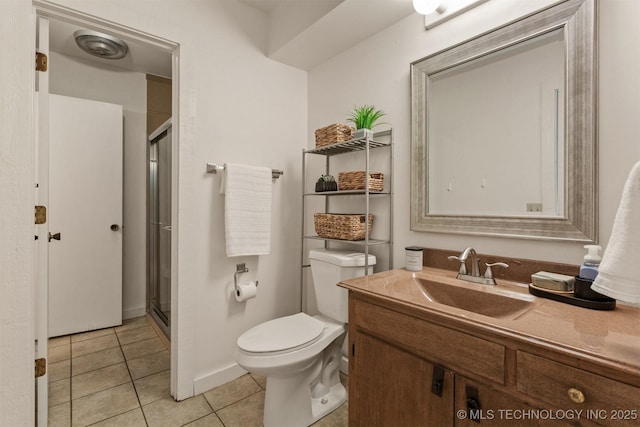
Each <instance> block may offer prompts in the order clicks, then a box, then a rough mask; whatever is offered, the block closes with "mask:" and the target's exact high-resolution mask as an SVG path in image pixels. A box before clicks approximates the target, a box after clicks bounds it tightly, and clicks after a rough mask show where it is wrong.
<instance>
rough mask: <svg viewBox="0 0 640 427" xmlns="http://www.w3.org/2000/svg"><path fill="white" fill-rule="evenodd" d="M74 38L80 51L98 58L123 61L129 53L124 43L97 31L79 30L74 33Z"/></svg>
mask: <svg viewBox="0 0 640 427" xmlns="http://www.w3.org/2000/svg"><path fill="white" fill-rule="evenodd" d="M73 37H74V38H75V39H76V43H77V44H78V46H79V47H80V49H82V50H84V51H85V52H87V53H88V54H90V55H93V56H97V57H98V58H105V59H121V58H124V57H125V56H127V52H128V51H129V47H128V46H127V44H126V43H125V42H124V41H122V40H120V39H119V38H117V37H113V36H110V35H108V34H103V33H99V32H97V31H91V30H78V31H76V32H75V33H73Z"/></svg>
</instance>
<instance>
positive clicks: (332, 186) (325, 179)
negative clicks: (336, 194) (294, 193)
mask: <svg viewBox="0 0 640 427" xmlns="http://www.w3.org/2000/svg"><path fill="white" fill-rule="evenodd" d="M337 190H338V183H337V182H336V180H335V178H334V177H333V176H332V175H321V176H320V178H318V181H317V182H316V193H320V192H322V191H337Z"/></svg>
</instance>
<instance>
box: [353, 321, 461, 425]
mask: <svg viewBox="0 0 640 427" xmlns="http://www.w3.org/2000/svg"><path fill="white" fill-rule="evenodd" d="M349 333H350V335H351V345H352V347H351V352H352V353H351V355H350V358H349V426H351V427H356V426H363V427H376V426H379V427H394V426H398V427H406V426H412V427H418V426H425V427H429V426H433V427H446V426H453V423H454V421H453V416H454V415H453V390H454V383H453V379H454V377H453V373H452V372H451V371H447V370H444V378H443V382H442V396H437V395H436V394H434V393H432V391H431V385H432V384H431V383H432V378H433V370H434V365H433V364H431V363H429V362H428V361H426V360H424V359H422V358H420V357H417V356H415V355H413V354H411V353H408V352H406V351H404V350H402V349H400V348H398V347H396V346H393V345H391V344H388V343H386V342H385V341H382V340H380V339H377V338H375V337H373V336H370V335H368V334H365V333H362V332H360V331H359V330H358V329H356V328H350V331H349Z"/></svg>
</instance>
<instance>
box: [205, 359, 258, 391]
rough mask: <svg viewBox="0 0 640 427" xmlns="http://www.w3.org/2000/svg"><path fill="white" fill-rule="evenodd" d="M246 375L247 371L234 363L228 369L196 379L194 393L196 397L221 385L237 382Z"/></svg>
mask: <svg viewBox="0 0 640 427" xmlns="http://www.w3.org/2000/svg"><path fill="white" fill-rule="evenodd" d="M246 373H247V371H246V370H244V369H242V368H241V367H240V366H239V365H238V364H237V363H233V364H231V365H229V366H227V367H226V368H222V369H219V370H217V371H214V372H212V373H210V374H207V375H204V376H202V377H198V378H196V379H195V380H194V381H193V393H194V395H197V394H200V393H204V392H205V391H209V390H211V389H212V388H215V387H218V386H219V385H222V384H224V383H228V382H229V381H231V380H235V379H236V378H238V377H240V376H242V375H244V374H246Z"/></svg>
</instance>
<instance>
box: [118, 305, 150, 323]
mask: <svg viewBox="0 0 640 427" xmlns="http://www.w3.org/2000/svg"><path fill="white" fill-rule="evenodd" d="M145 314H147V309H146V308H145V307H138V308H131V309H129V310H122V320H127V319H133V318H135V317H142V316H144V315H145Z"/></svg>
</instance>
